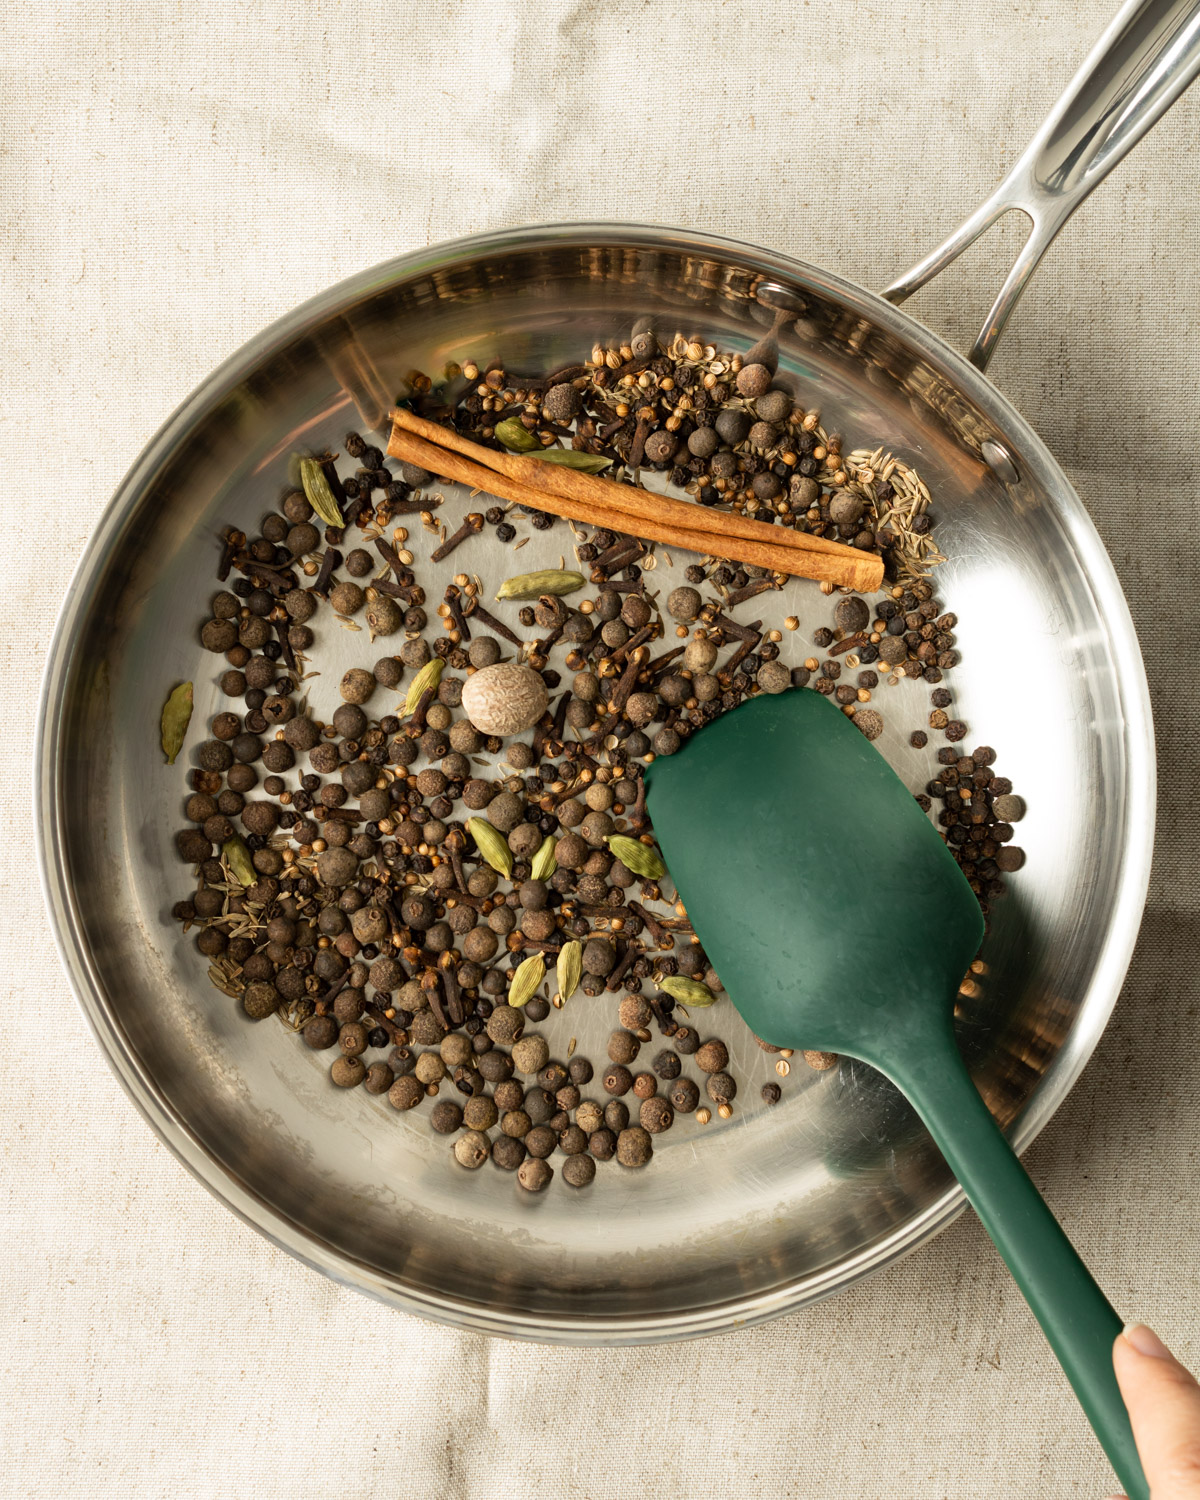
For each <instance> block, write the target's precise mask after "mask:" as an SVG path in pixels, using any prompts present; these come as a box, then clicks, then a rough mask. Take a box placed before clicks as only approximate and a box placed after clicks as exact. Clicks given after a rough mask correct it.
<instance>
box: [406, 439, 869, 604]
mask: <svg viewBox="0 0 1200 1500" xmlns="http://www.w3.org/2000/svg"><path fill="white" fill-rule="evenodd" d="M394 415H395V425H394V426H393V428H392V436H391V440H390V442H389V443H388V453H389V454H390V455H391V456H392V457H393V458H401V459H407V460H408V461H409V462H411V463H415V464H419V465H420V466H421V467H423V468H427V469H431V470H433V471H435V472H436V473H438V474H440V475H441V476H442V477H443V478H445V479H449V480H453V481H455V482H456V483H459V484H465V485H467V486H468V487H469V488H471V489H477V490H485V491H487V492H488V493H489V494H494V495H497V496H499V497H500V498H502V499H506V500H512V501H514V502H515V503H516V504H518V505H528V506H532V507H534V508H535V509H538V510H544V511H549V512H550V513H551V514H552V515H557V516H563V517H566V518H567V519H568V520H573V521H584V522H589V523H591V524H593V525H594V524H596V523H597V522H602V523H605V524H609V525H612V526H614V527H616V528H617V529H619V530H629V529H636V530H637V531H638V533H639V534H640V535H642V536H645V537H646V538H647V539H649V540H651V541H657V542H665V543H667V544H668V545H671V546H676V547H684V548H687V549H688V550H689V551H692V552H697V553H699V554H701V555H702V556H714V557H727V558H730V559H732V560H733V561H735V562H743V563H752V564H753V565H754V566H756V567H764V568H769V569H771V570H772V571H773V572H780V573H790V574H794V575H795V576H797V577H801V578H813V579H817V580H821V581H827V582H830V583H834V584H838V585H845V586H849V587H850V588H854V589H856V590H858V591H859V592H861V593H872V592H874V591H875V590H876V589H878V588H879V587H880V585H881V583H882V581H883V561H882V559H881V558H879V557H876V556H874V555H873V554H871V553H869V552H859V551H858V550H856V549H855V548H852V547H843V546H841V545H840V544H839V543H836V542H829V541H826V540H825V539H824V538H822V537H813V536H809V535H807V534H806V533H803V532H796V531H792V530H791V529H790V528H788V527H783V526H779V527H776V526H766V525H764V524H763V523H762V522H758V521H749V520H747V519H746V518H745V517H744V516H738V515H736V514H733V513H730V512H719V511H712V510H707V509H705V510H702V509H701V508H700V507H699V506H695V505H691V504H688V503H686V502H684V501H678V500H670V499H668V498H666V497H665V496H662V495H656V494H653V493H652V492H651V491H649V490H642V489H638V488H637V487H635V486H633V485H621V484H615V483H613V481H611V480H600V479H598V478H597V476H595V475H591V474H581V473H579V472H577V471H576V470H574V469H564V468H560V467H559V466H557V465H553V466H552V465H549V464H545V463H541V462H539V461H538V460H537V459H527V458H524V457H523V456H522V455H519V454H502V453H496V452H493V450H492V449H490V448H483V447H481V446H480V445H479V444H477V443H472V442H471V441H470V440H469V439H467V438H463V437H461V436H460V435H459V434H458V433H456V432H454V431H452V430H451V429H450V428H445V427H439V426H438V424H437V423H435V422H426V421H425V419H424V418H421V417H416V416H414V415H413V414H412V413H411V412H407V411H397V412H396V413H395V414H394ZM414 424H420V427H421V430H422V432H424V431H428V432H430V433H432V434H435V435H437V436H440V437H441V438H444V439H445V440H446V441H445V445H444V446H441V445H439V443H438V442H437V441H436V440H427V439H426V438H425V437H423V436H420V435H418V433H417V432H416V431H415V430H414ZM464 450H466V455H469V456H466V455H464ZM517 462H519V463H520V464H521V465H523V466H524V467H521V468H519V469H515V470H514V469H513V467H512V466H513V465H514V464H515V463H517ZM580 480H587V481H588V483H589V485H596V486H598V488H597V489H594V490H592V489H588V490H587V491H586V492H585V491H582V490H581V489H580V488H579V487H578V481H580ZM581 495H582V496H583V498H580V496H581Z"/></svg>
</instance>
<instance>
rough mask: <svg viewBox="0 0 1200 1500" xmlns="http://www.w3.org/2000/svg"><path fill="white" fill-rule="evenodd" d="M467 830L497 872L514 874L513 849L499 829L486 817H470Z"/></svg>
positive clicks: (506, 874) (506, 875)
mask: <svg viewBox="0 0 1200 1500" xmlns="http://www.w3.org/2000/svg"><path fill="white" fill-rule="evenodd" d="M467 831H468V832H469V833H470V835H471V837H472V838H473V839H474V840H475V845H476V847H477V848H478V850H479V852H480V854H482V855H483V857H484V859H486V860H487V862H488V864H489V865H491V867H492V869H493V870H495V871H496V872H497V874H499V875H503V876H505V878H507V877H508V876H509V875H511V874H512V867H513V857H512V850H511V849H510V848H509V847H508V840H507V839H506V838H505V837H504V835H503V834H502V833H501V832H500V831H499V829H497V828H493V827H492V825H491V824H490V823H489V822H488V820H487V819H486V818H468V819H467Z"/></svg>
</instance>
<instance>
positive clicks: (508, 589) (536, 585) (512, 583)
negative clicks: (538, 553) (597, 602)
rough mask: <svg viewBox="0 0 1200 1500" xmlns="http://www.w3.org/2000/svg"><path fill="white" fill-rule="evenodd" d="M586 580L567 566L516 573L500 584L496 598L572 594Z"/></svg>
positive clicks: (537, 597)
mask: <svg viewBox="0 0 1200 1500" xmlns="http://www.w3.org/2000/svg"><path fill="white" fill-rule="evenodd" d="M586 581H587V580H586V579H585V578H584V576H583V574H582V573H573V572H571V570H570V569H569V568H543V569H542V571H541V572H540V573H518V574H517V576H516V577H515V578H506V579H505V580H504V582H503V583H502V584H501V585H500V591H499V593H497V595H496V598H497V599H540V598H541V597H542V595H543V594H573V593H574V592H575V591H576V589H581V588H582V587H583V585H584V583H585V582H586Z"/></svg>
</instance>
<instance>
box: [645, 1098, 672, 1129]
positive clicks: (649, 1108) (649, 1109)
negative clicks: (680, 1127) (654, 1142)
mask: <svg viewBox="0 0 1200 1500" xmlns="http://www.w3.org/2000/svg"><path fill="white" fill-rule="evenodd" d="M638 1119H639V1120H640V1121H641V1124H642V1129H643V1130H647V1131H649V1132H650V1134H651V1135H661V1134H662V1132H663V1131H664V1130H670V1128H671V1126H672V1125H673V1124H674V1123H675V1111H674V1110H673V1109H672V1108H671V1106H670V1104H668V1102H667V1101H666V1100H665V1099H663V1098H661V1097H660V1096H656V1097H654V1098H653V1099H646V1100H643V1102H642V1107H641V1109H640V1110H639V1111H638Z"/></svg>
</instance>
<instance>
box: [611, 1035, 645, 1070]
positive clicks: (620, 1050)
mask: <svg viewBox="0 0 1200 1500" xmlns="http://www.w3.org/2000/svg"><path fill="white" fill-rule="evenodd" d="M641 1046H642V1044H641V1043H640V1042H639V1041H638V1039H637V1037H635V1036H634V1035H633V1033H632V1032H631V1031H614V1032H613V1034H612V1035H611V1036H610V1037H609V1039H608V1056H609V1059H610V1060H611V1061H612V1062H615V1063H631V1062H633V1060H634V1058H635V1057H637V1055H638V1053H639V1052H640V1051H641Z"/></svg>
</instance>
